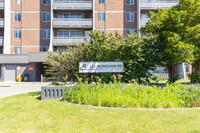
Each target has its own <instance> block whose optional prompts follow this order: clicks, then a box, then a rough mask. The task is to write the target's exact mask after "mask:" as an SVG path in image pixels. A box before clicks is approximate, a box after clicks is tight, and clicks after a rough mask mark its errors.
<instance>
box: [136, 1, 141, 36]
mask: <svg viewBox="0 0 200 133" xmlns="http://www.w3.org/2000/svg"><path fill="white" fill-rule="evenodd" d="M140 11H141V10H140V0H137V33H138V35H140V31H139V29H140V14H141V12H140Z"/></svg>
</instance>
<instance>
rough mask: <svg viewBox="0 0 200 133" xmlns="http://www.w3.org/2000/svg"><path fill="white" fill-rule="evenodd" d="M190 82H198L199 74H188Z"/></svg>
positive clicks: (199, 79)
mask: <svg viewBox="0 0 200 133" xmlns="http://www.w3.org/2000/svg"><path fill="white" fill-rule="evenodd" d="M188 77H189V78H190V80H191V82H192V83H200V75H199V74H196V73H192V74H188Z"/></svg>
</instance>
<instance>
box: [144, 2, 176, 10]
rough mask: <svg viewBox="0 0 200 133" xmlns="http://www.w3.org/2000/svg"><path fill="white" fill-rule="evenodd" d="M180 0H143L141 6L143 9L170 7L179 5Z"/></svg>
mask: <svg viewBox="0 0 200 133" xmlns="http://www.w3.org/2000/svg"><path fill="white" fill-rule="evenodd" d="M178 2H179V0H141V3H140V8H141V9H143V10H156V9H157V8H158V7H159V8H163V9H168V8H170V7H172V6H174V5H177V4H178Z"/></svg>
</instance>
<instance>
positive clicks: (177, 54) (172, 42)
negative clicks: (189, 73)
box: [141, 0, 200, 77]
mask: <svg viewBox="0 0 200 133" xmlns="http://www.w3.org/2000/svg"><path fill="white" fill-rule="evenodd" d="M150 14H151V19H150V20H149V21H148V22H147V23H146V28H145V29H141V32H143V33H144V34H149V33H151V34H153V35H156V36H157V37H158V38H157V39H158V41H157V42H159V49H160V54H162V56H163V59H162V60H163V61H162V64H160V65H165V66H167V68H168V71H169V74H170V77H172V75H174V74H175V69H174V68H175V64H178V63H181V62H186V63H195V62H199V59H200V58H199V57H200V55H199V54H200V53H199V51H200V49H199V48H200V47H199V46H200V34H199V33H200V30H199V27H200V0H180V2H179V4H178V5H176V6H173V7H172V8H170V9H167V10H164V9H158V13H154V12H150Z"/></svg>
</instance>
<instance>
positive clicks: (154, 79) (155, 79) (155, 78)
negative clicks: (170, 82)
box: [151, 75, 160, 83]
mask: <svg viewBox="0 0 200 133" xmlns="http://www.w3.org/2000/svg"><path fill="white" fill-rule="evenodd" d="M151 80H153V81H154V82H155V83H158V82H159V80H160V79H159V77H158V76H157V75H153V76H152V77H151Z"/></svg>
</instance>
